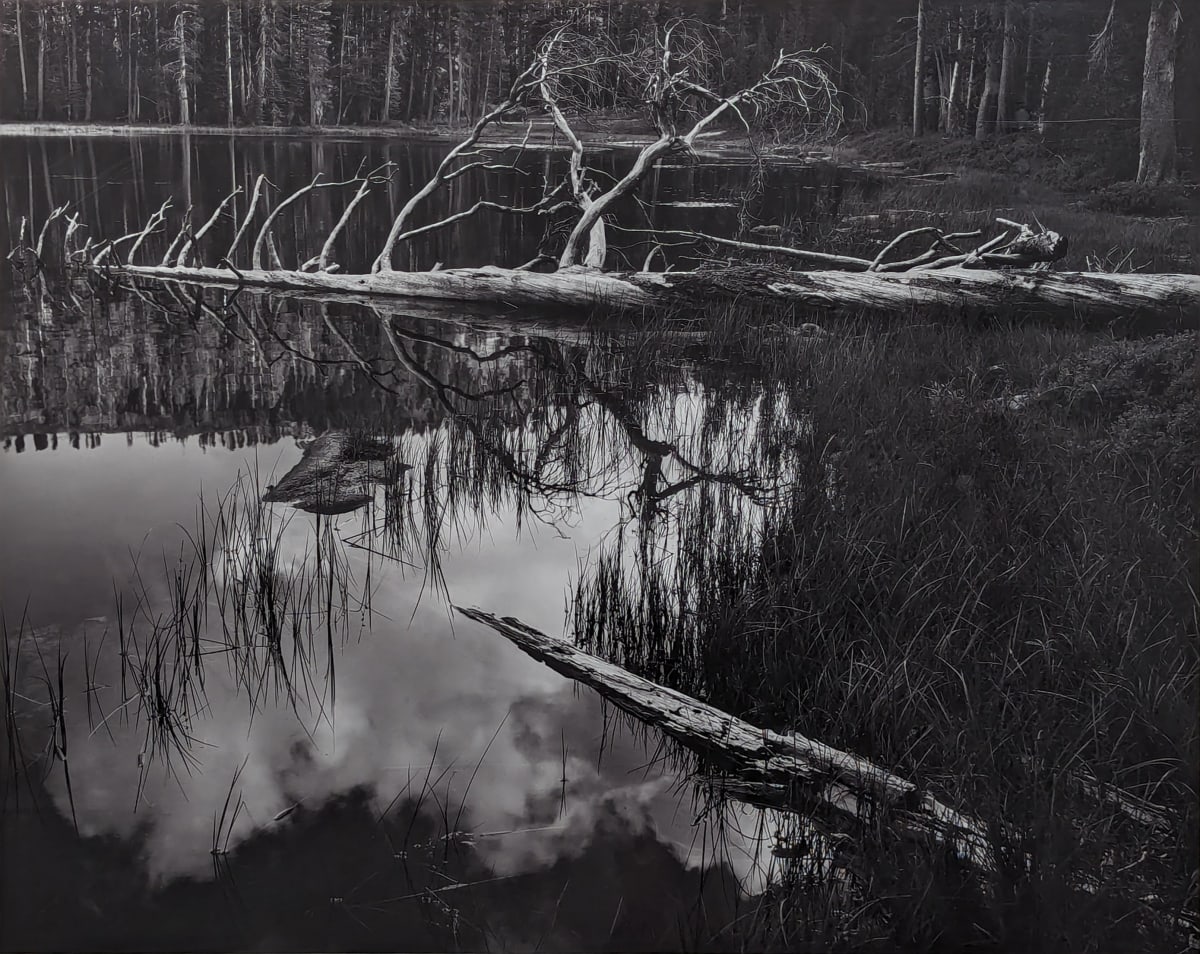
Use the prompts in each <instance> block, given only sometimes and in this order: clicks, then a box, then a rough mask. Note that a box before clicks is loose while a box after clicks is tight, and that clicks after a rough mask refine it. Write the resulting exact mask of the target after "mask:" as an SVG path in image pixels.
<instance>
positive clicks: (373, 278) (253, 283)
mask: <svg viewBox="0 0 1200 954" xmlns="http://www.w3.org/2000/svg"><path fill="white" fill-rule="evenodd" d="M118 271H119V272H121V273H124V274H127V275H129V276H130V277H137V278H149V279H159V280H175V281H183V282H195V283H198V284H203V285H213V286H220V287H224V288H240V287H244V288H257V289H263V290H272V291H289V292H316V293H322V292H331V293H347V294H355V295H369V296H382V297H391V298H431V299H440V300H444V301H468V302H490V303H495V304H508V305H551V306H553V305H563V306H570V307H577V308H590V307H595V306H607V307H611V308H613V309H616V310H620V311H633V312H642V311H645V310H647V309H655V308H664V307H671V306H679V305H685V306H686V305H688V304H689V303H697V302H701V301H709V300H711V299H712V298H713V297H714V296H720V295H727V296H730V297H746V296H751V297H759V298H762V299H765V300H770V301H776V302H779V303H780V304H782V305H795V306H798V307H804V308H829V309H858V308H871V309H876V310H879V311H885V312H901V313H907V312H909V311H911V310H912V309H913V308H921V307H931V306H933V307H945V308H958V309H970V310H976V311H987V310H994V309H1002V308H1021V309H1026V310H1029V311H1031V312H1035V313H1036V312H1041V313H1047V312H1050V313H1054V312H1058V313H1062V312H1076V313H1080V314H1085V315H1094V316H1097V317H1101V316H1113V315H1131V314H1142V315H1156V316H1162V317H1166V318H1177V317H1179V316H1181V315H1182V316H1189V315H1195V314H1198V313H1200V275H1182V274H1172V275H1154V274H1142V273H1109V272H1049V271H1030V270H1020V271H1018V270H1012V271H1007V270H981V269H972V268H963V267H961V266H952V267H947V268H941V269H936V270H921V271H913V272H884V271H873V272H850V271H807V272H800V271H796V272H784V271H778V270H775V271H771V270H766V269H762V270H755V269H748V270H740V269H728V270H721V269H704V270H701V271H695V272H598V271H596V270H594V269H587V268H566V269H560V270H559V271H557V272H552V273H541V272H530V271H522V270H520V269H511V268H496V267H493V266H486V267H483V268H452V269H439V270H437V271H432V272H397V271H384V272H375V273H372V274H364V275H341V274H331V273H329V272H302V271H293V270H282V269H276V270H259V269H251V270H247V271H233V270H231V269H228V268H184V267H162V266H153V265H151V266H135V265H130V266H125V267H124V268H122V269H113V272H118Z"/></svg>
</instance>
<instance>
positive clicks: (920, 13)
mask: <svg viewBox="0 0 1200 954" xmlns="http://www.w3.org/2000/svg"><path fill="white" fill-rule="evenodd" d="M924 86H925V0H917V52H916V62H915V63H914V64H913V115H912V134H913V136H914V137H916V136H919V135H921V133H923V132H924V131H925V123H924V118H925V115H924V104H923V103H922V101H921V99H922V97H923V96H924V95H925V90H924Z"/></svg>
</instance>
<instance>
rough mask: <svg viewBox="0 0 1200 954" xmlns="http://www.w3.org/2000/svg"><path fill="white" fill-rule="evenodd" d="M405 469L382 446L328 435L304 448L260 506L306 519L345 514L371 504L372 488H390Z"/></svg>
mask: <svg viewBox="0 0 1200 954" xmlns="http://www.w3.org/2000/svg"><path fill="white" fill-rule="evenodd" d="M408 469H409V467H408V465H407V464H401V463H398V462H397V461H396V459H395V448H394V447H393V446H392V445H391V444H390V443H388V442H386V441H378V440H372V439H370V438H363V437H359V438H355V437H354V436H352V435H350V434H347V433H346V432H344V431H326V432H325V433H324V434H322V435H321V436H320V437H318V438H316V439H315V440H313V441H312V442H311V443H310V444H308V446H307V447H305V448H304V456H303V457H302V458H301V459H300V462H299V463H298V464H296V466H295V467H293V468H292V469H291V470H289V471H288V472H287V473H286V474H285V475H284V476H283V479H282V480H280V481H279V483H277V484H273V485H271V486H270V487H269V488H268V489H267V493H266V494H264V495H263V500H264V501H266V502H268V503H290V504H291V505H292V506H293V507H296V508H297V509H298V510H305V511H307V512H309V513H322V514H338V513H348V512H350V511H351V510H357V509H358V508H359V507H364V506H366V505H367V504H368V503H370V501H371V484H373V483H389V482H392V481H394V480H396V479H397V478H398V477H399V476H400V474H402V473H403V472H404V471H405V470H408Z"/></svg>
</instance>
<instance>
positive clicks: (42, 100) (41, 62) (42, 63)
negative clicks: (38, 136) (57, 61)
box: [37, 8, 46, 119]
mask: <svg viewBox="0 0 1200 954" xmlns="http://www.w3.org/2000/svg"><path fill="white" fill-rule="evenodd" d="M37 118H38V119H45V118H46V10H45V8H39V9H38V58H37Z"/></svg>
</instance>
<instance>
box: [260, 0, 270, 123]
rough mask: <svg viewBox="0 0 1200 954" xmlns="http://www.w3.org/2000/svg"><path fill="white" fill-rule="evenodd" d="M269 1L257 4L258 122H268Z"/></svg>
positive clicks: (261, 0) (261, 1) (265, 0)
mask: <svg viewBox="0 0 1200 954" xmlns="http://www.w3.org/2000/svg"><path fill="white" fill-rule="evenodd" d="M270 13H271V9H270V2H269V0H259V3H258V121H259V122H261V123H265V122H267V121H268V119H267V116H268V114H269V110H268V108H267V103H268V100H269V98H270V97H269V95H268V93H267V82H268V76H269V70H268V66H267V64H268V63H269V62H270V59H271V21H270Z"/></svg>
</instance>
